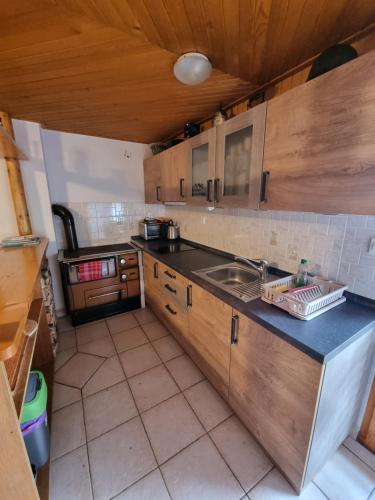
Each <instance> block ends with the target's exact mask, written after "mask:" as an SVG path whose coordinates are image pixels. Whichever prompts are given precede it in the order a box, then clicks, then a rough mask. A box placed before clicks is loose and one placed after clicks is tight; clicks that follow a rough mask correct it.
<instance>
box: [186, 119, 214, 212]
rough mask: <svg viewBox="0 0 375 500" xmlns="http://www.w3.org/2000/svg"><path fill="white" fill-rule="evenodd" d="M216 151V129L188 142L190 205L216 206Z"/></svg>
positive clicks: (188, 195) (187, 187)
mask: <svg viewBox="0 0 375 500" xmlns="http://www.w3.org/2000/svg"><path fill="white" fill-rule="evenodd" d="M215 149H216V129H215V128H211V129H209V130H206V131H204V132H202V133H201V134H199V135H197V136H195V137H193V138H191V139H189V140H188V161H187V184H186V190H187V200H186V201H187V202H188V203H189V204H190V205H191V204H193V205H207V206H213V205H214V192H213V188H214V185H213V183H214V178H215Z"/></svg>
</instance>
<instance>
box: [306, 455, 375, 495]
mask: <svg viewBox="0 0 375 500" xmlns="http://www.w3.org/2000/svg"><path fill="white" fill-rule="evenodd" d="M314 483H315V484H316V485H317V486H319V488H320V489H321V490H322V491H323V492H324V493H325V494H326V495H327V497H328V498H329V499H330V500H342V499H343V498H345V500H367V499H368V497H369V495H370V493H371V492H372V490H373V489H374V488H375V472H374V471H373V470H372V469H371V468H370V467H368V466H367V465H366V464H364V463H363V462H362V461H361V460H359V459H358V458H357V457H356V456H355V455H353V453H352V452H351V451H349V450H348V449H346V448H345V447H344V446H340V448H339V449H338V450H337V451H336V453H335V454H334V456H333V457H332V458H331V460H329V461H328V462H327V463H326V464H325V466H324V467H323V468H322V470H321V471H320V472H318V474H317V475H316V476H315V478H314Z"/></svg>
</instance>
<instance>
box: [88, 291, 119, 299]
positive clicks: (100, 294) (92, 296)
mask: <svg viewBox="0 0 375 500" xmlns="http://www.w3.org/2000/svg"><path fill="white" fill-rule="evenodd" d="M119 293H121V290H116V291H115V292H107V293H99V294H98V295H91V296H90V297H88V300H94V299H98V298H99V297H108V296H109V295H118V294H119Z"/></svg>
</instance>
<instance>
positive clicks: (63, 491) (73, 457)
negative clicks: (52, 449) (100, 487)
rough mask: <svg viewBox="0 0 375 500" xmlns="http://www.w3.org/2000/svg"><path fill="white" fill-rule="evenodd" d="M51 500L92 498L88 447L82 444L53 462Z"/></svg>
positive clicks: (83, 499) (85, 499)
mask: <svg viewBox="0 0 375 500" xmlns="http://www.w3.org/2000/svg"><path fill="white" fill-rule="evenodd" d="M50 485H51V490H50V495H51V500H68V499H71V500H72V499H74V500H91V499H92V493H91V482H90V474H89V463H88V459H87V448H86V446H81V448H77V449H76V450H74V451H71V452H70V453H68V454H67V455H65V456H63V457H61V458H58V459H57V460H54V461H53V462H51V480H50Z"/></svg>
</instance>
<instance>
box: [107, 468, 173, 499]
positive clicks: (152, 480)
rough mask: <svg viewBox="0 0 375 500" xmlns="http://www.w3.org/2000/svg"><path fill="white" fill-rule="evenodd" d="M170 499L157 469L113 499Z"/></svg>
mask: <svg viewBox="0 0 375 500" xmlns="http://www.w3.org/2000/svg"><path fill="white" fill-rule="evenodd" d="M150 499H152V500H170V496H169V494H168V491H167V488H166V487H165V484H164V481H163V478H162V476H161V474H160V471H159V469H156V470H154V471H153V472H150V474H148V475H147V476H146V477H144V478H143V479H140V480H139V481H138V482H136V483H135V484H133V485H132V486H130V488H128V489H127V490H126V491H124V492H123V493H120V495H118V496H116V497H115V500H150Z"/></svg>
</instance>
